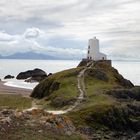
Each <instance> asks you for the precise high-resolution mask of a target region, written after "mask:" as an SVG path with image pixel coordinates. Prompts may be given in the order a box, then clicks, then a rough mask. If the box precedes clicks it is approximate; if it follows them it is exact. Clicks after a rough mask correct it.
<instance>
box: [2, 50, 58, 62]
mask: <svg viewBox="0 0 140 140" xmlns="http://www.w3.org/2000/svg"><path fill="white" fill-rule="evenodd" d="M0 59H51V60H53V59H58V58H57V57H54V56H50V55H45V54H41V53H34V52H26V53H15V54H12V55H9V56H1V55H0Z"/></svg>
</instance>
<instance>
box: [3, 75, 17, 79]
mask: <svg viewBox="0 0 140 140" xmlns="http://www.w3.org/2000/svg"><path fill="white" fill-rule="evenodd" d="M13 78H15V77H14V76H12V75H6V76H5V77H4V79H13Z"/></svg>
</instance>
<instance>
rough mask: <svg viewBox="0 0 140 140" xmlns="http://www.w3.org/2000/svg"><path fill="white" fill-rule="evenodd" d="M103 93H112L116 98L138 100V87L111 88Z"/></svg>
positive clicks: (139, 97) (139, 95) (139, 88)
mask: <svg viewBox="0 0 140 140" xmlns="http://www.w3.org/2000/svg"><path fill="white" fill-rule="evenodd" d="M105 94H108V95H112V96H114V97H115V98H118V99H133V100H137V101H140V87H133V88H131V89H112V90H109V91H106V92H105Z"/></svg>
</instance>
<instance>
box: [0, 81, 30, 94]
mask: <svg viewBox="0 0 140 140" xmlns="http://www.w3.org/2000/svg"><path fill="white" fill-rule="evenodd" d="M4 83H5V82H3V81H0V94H10V95H22V96H29V95H30V94H31V92H32V90H31V89H25V88H18V87H11V86H6V85H4Z"/></svg>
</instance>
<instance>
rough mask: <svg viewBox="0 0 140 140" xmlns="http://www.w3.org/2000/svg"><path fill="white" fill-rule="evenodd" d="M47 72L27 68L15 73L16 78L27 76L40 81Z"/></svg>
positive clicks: (25, 77)
mask: <svg viewBox="0 0 140 140" xmlns="http://www.w3.org/2000/svg"><path fill="white" fill-rule="evenodd" d="M46 77H47V74H46V72H45V71H43V70H41V69H34V70H28V71H25V72H21V73H19V74H18V75H17V77H16V79H18V80H20V79H27V78H31V80H32V81H33V80H34V81H41V80H42V79H44V78H46Z"/></svg>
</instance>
